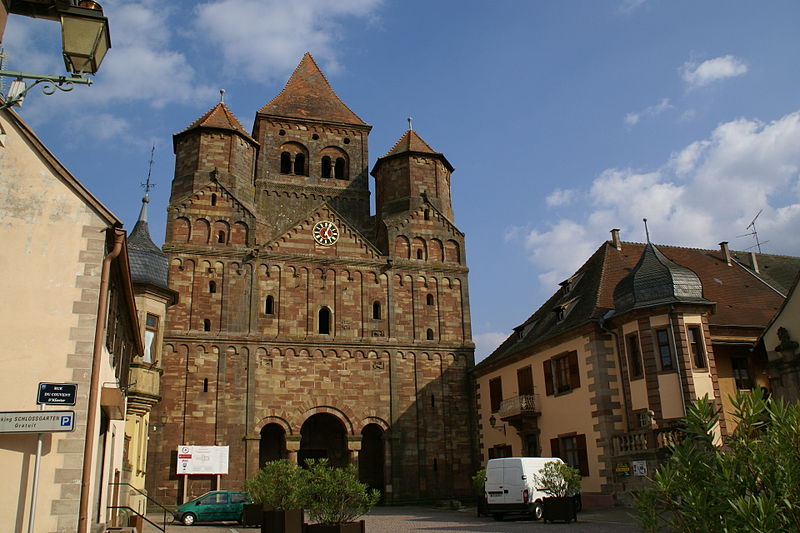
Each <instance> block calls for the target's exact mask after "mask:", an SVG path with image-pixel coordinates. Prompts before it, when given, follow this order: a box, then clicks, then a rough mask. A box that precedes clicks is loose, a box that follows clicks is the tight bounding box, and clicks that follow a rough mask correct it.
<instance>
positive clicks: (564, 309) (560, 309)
mask: <svg viewBox="0 0 800 533" xmlns="http://www.w3.org/2000/svg"><path fill="white" fill-rule="evenodd" d="M577 301H578V299H577V298H574V299H572V300H570V301H568V302H564V303H563V304H561V305H557V306H556V307H554V308H553V313H554V314H555V315H556V322H561V321H563V320H564V319H565V318H567V315H569V312H570V311H572V309H573V308H574V307H575V303H576V302H577Z"/></svg>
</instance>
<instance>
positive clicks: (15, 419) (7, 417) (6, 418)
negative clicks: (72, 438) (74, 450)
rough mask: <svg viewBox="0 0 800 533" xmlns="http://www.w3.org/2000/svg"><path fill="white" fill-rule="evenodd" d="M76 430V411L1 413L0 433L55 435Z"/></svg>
mask: <svg viewBox="0 0 800 533" xmlns="http://www.w3.org/2000/svg"><path fill="white" fill-rule="evenodd" d="M73 429H75V411H4V412H0V433H54V432H60V431H72V430H73Z"/></svg>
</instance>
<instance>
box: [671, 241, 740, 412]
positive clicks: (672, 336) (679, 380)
mask: <svg viewBox="0 0 800 533" xmlns="http://www.w3.org/2000/svg"><path fill="white" fill-rule="evenodd" d="M726 244H727V243H726ZM674 311H675V306H674V305H670V306H669V313H667V316H668V317H669V340H670V342H671V343H672V348H673V349H674V350H675V370H677V372H678V387H679V388H680V391H681V394H680V397H681V407H682V408H683V416H686V399H685V398H684V397H683V378H682V377H681V365H680V361H678V345H677V344H676V343H675V330H674V329H672V313H673V312H674Z"/></svg>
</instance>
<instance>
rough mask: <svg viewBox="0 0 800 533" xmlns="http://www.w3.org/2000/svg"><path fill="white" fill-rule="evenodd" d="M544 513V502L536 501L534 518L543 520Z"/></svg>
mask: <svg viewBox="0 0 800 533" xmlns="http://www.w3.org/2000/svg"><path fill="white" fill-rule="evenodd" d="M543 514H544V506H543V505H542V502H535V503H534V504H533V511H531V517H532V518H533V519H534V520H541V519H542V515H543Z"/></svg>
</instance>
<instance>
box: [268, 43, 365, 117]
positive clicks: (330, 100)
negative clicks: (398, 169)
mask: <svg viewBox="0 0 800 533" xmlns="http://www.w3.org/2000/svg"><path fill="white" fill-rule="evenodd" d="M258 112H259V113H264V114H267V115H277V116H281V117H291V118H300V119H312V120H321V121H325V122H339V123H344V124H358V125H359V126H367V123H365V122H364V121H363V120H361V119H360V118H359V117H358V115H356V114H355V113H353V112H352V111H351V110H350V108H349V107H347V106H346V105H345V104H344V102H342V101H341V100H340V99H339V97H338V96H336V93H335V92H334V91H333V89H332V88H331V85H330V83H328V80H327V79H326V78H325V75H324V74H323V73H322V71H321V70H320V69H319V67H318V66H317V63H316V61H314V58H313V57H311V54H309V53H308V52H306V54H305V55H304V56H303V59H302V60H301V61H300V64H299V65H297V68H296V69H294V72H293V73H292V76H291V77H290V78H289V81H287V82H286V86H285V87H284V88H283V90H282V91H281V92H280V93H278V95H277V96H275V98H273V99H272V100H270V101H269V103H267V105H265V106H264V107H262V108H261V109H259V111H258Z"/></svg>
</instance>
